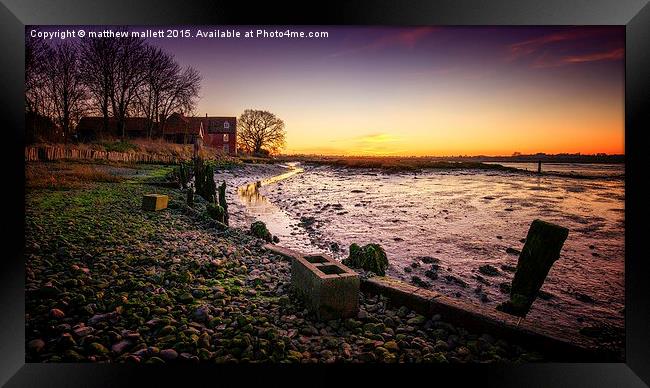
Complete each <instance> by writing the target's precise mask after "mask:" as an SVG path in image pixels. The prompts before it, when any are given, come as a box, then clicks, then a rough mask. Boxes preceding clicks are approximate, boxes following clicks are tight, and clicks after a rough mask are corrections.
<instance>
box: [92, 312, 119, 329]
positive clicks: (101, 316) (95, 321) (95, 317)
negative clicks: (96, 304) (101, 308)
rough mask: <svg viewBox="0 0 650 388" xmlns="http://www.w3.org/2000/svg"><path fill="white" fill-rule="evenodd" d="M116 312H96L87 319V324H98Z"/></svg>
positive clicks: (114, 316)
mask: <svg viewBox="0 0 650 388" xmlns="http://www.w3.org/2000/svg"><path fill="white" fill-rule="evenodd" d="M117 315H118V314H117V312H112V313H106V314H96V315H93V316H92V318H90V319H89V320H88V324H89V325H90V326H94V325H96V324H98V323H99V322H103V321H107V320H112V319H115V318H116V317H117Z"/></svg>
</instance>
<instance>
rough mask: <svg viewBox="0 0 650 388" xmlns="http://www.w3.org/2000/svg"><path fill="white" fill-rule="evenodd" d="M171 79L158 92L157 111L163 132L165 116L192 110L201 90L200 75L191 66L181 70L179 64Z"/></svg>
mask: <svg viewBox="0 0 650 388" xmlns="http://www.w3.org/2000/svg"><path fill="white" fill-rule="evenodd" d="M177 66H178V65H177ZM171 79H172V80H173V82H171V84H170V85H168V86H169V87H166V88H164V89H163V90H161V93H160V100H159V107H158V112H159V114H160V117H161V120H160V127H161V130H162V133H163V134H164V130H165V122H166V120H167V117H169V115H171V114H172V113H174V112H179V113H183V114H187V113H189V112H192V111H193V110H194V107H195V106H196V101H197V99H198V98H199V92H200V91H201V75H200V74H199V72H198V71H197V70H196V69H194V68H192V67H187V68H185V70H183V71H181V70H180V66H179V67H178V68H177V71H176V72H175V74H174V76H173V78H171Z"/></svg>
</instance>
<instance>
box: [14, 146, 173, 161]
mask: <svg viewBox="0 0 650 388" xmlns="http://www.w3.org/2000/svg"><path fill="white" fill-rule="evenodd" d="M65 159H94V160H109V161H112V162H128V163H169V164H176V163H178V162H179V161H180V158H178V157H176V156H169V155H156V154H147V153H139V152H115V151H97V150H89V149H77V148H66V147H56V146H38V147H34V146H32V147H25V161H26V162H36V161H51V160H65Z"/></svg>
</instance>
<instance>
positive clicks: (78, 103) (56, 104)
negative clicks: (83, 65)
mask: <svg viewBox="0 0 650 388" xmlns="http://www.w3.org/2000/svg"><path fill="white" fill-rule="evenodd" d="M45 89H46V91H47V96H48V98H49V99H50V101H51V104H52V110H53V115H54V119H55V121H56V123H57V124H58V125H59V127H60V128H61V129H62V130H63V136H64V139H65V141H66V142H67V141H68V137H69V134H70V130H71V129H72V126H73V125H74V124H75V123H76V122H77V121H78V120H79V118H81V116H82V115H83V113H84V111H85V110H86V102H87V101H86V99H87V93H86V88H85V86H84V84H83V83H82V82H81V74H80V61H79V53H78V50H77V47H76V46H75V45H74V44H73V43H71V42H69V41H63V42H61V43H59V44H57V45H56V46H55V47H54V49H53V53H52V55H51V56H50V57H49V58H48V63H47V81H46V86H45Z"/></svg>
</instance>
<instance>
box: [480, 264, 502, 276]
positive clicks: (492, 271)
mask: <svg viewBox="0 0 650 388" xmlns="http://www.w3.org/2000/svg"><path fill="white" fill-rule="evenodd" d="M478 270H479V272H481V273H482V274H483V275H487V276H498V275H499V274H500V272H499V270H498V269H496V268H495V267H493V266H491V265H490V264H485V265H482V266H480V267H478Z"/></svg>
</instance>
